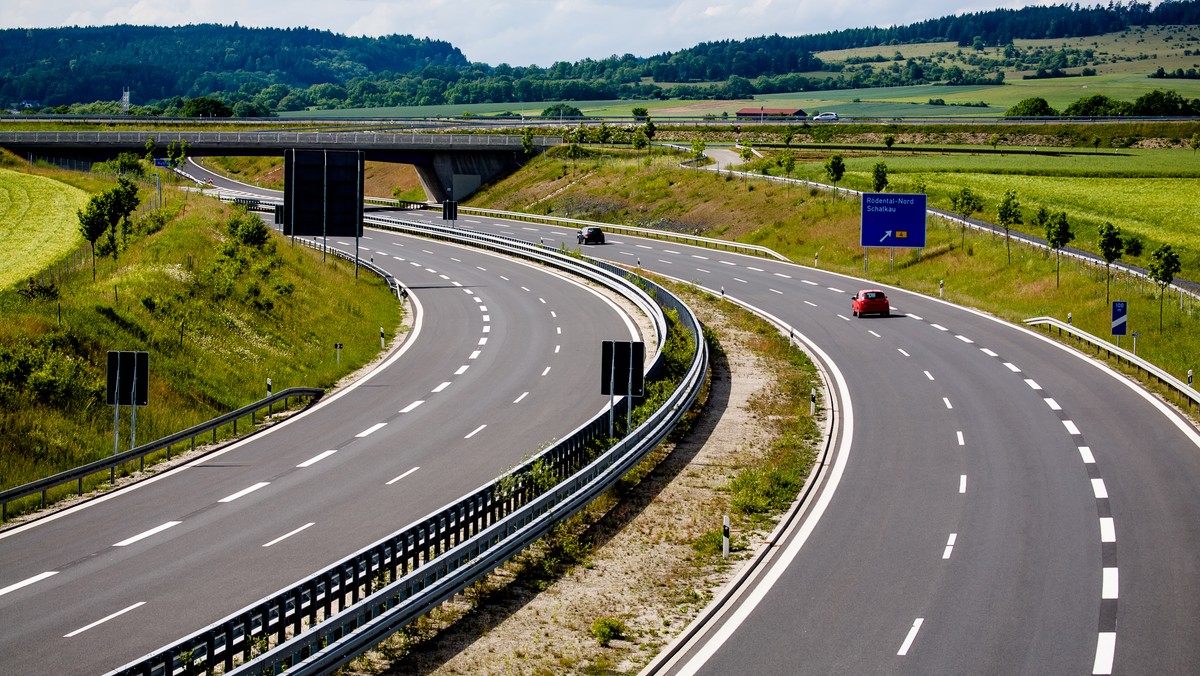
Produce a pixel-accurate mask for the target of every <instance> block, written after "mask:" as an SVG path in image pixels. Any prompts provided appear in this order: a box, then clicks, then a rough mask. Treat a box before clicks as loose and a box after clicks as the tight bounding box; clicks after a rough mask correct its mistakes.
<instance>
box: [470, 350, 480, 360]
mask: <svg viewBox="0 0 1200 676" xmlns="http://www.w3.org/2000/svg"><path fill="white" fill-rule="evenodd" d="M481 352H482V350H475V351H474V352H472V353H471V356H470V357H467V359H479V354H480V353H481Z"/></svg>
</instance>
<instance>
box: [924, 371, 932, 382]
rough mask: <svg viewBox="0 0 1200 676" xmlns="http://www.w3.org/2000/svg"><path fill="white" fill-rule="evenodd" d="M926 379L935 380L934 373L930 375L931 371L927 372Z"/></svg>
mask: <svg viewBox="0 0 1200 676" xmlns="http://www.w3.org/2000/svg"><path fill="white" fill-rule="evenodd" d="M925 377H926V378H928V379H930V380H933V374H932V373H930V372H929V371H925Z"/></svg>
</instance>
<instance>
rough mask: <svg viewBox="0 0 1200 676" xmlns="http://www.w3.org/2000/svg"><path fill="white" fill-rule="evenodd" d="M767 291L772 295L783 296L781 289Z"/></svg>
mask: <svg viewBox="0 0 1200 676" xmlns="http://www.w3.org/2000/svg"><path fill="white" fill-rule="evenodd" d="M767 290H768V291H770V292H771V293H777V294H779V295H781V296H782V295H783V292H782V291H780V290H779V289H767Z"/></svg>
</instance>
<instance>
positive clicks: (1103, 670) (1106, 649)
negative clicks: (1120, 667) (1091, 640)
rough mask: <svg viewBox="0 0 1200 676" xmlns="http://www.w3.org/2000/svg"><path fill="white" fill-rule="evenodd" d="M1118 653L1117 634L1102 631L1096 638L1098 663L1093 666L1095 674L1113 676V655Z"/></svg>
mask: <svg viewBox="0 0 1200 676" xmlns="http://www.w3.org/2000/svg"><path fill="white" fill-rule="evenodd" d="M1116 651H1117V633H1116V632H1113V631H1102V632H1100V635H1099V636H1098V637H1097V638H1096V661H1095V662H1094V663H1093V664H1092V673H1093V674H1111V673H1112V664H1113V655H1114V654H1115V653H1116Z"/></svg>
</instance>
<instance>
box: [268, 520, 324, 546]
mask: <svg viewBox="0 0 1200 676" xmlns="http://www.w3.org/2000/svg"><path fill="white" fill-rule="evenodd" d="M316 523H317V522H316V521H309V522H308V523H306V524H304V525H303V526H300V527H299V528H297V529H296V530H294V531H292V532H290V533H284V534H283V535H280V536H279V537H277V538H275V539H274V540H271V541H270V542H268V543H266V544H264V545H263V546H264V547H270V546H271V545H277V544H279V543H280V542H283V541H284V540H286V539H288V538H290V537H292V536H293V535H295V534H296V533H299V532H300V531H303V530H304V529H306V528H309V527H311V526H313V525H315V524H316Z"/></svg>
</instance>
